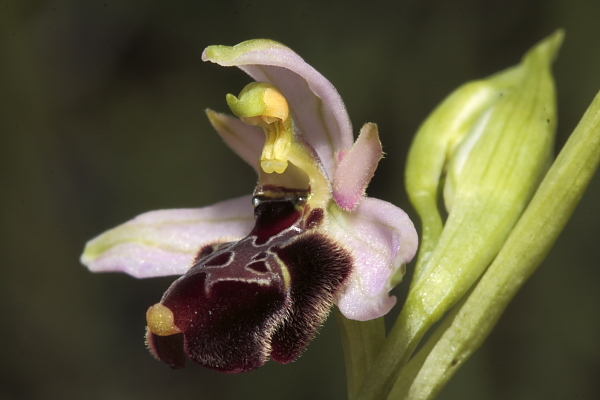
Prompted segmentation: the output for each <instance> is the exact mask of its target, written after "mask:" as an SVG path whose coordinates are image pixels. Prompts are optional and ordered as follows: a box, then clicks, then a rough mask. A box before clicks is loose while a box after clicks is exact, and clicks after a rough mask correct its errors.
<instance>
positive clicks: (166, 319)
mask: <svg viewBox="0 0 600 400" xmlns="http://www.w3.org/2000/svg"><path fill="white" fill-rule="evenodd" d="M146 323H147V324H148V329H150V331H151V332H152V333H154V334H155V335H158V336H169V335H174V334H176V333H180V332H181V330H179V328H177V327H176V326H175V323H174V317H173V312H172V311H171V310H170V309H169V308H167V307H165V306H163V305H162V304H160V303H157V304H155V305H153V306H152V307H150V308H149V309H148V311H147V312H146Z"/></svg>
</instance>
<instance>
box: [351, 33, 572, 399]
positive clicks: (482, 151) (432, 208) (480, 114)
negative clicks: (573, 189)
mask: <svg viewBox="0 0 600 400" xmlns="http://www.w3.org/2000/svg"><path fill="white" fill-rule="evenodd" d="M563 36H564V34H563V32H562V31H557V32H556V33H555V34H553V35H551V36H550V37H548V38H546V39H545V40H543V41H542V42H540V43H539V44H538V45H536V46H534V47H533V49H531V50H530V51H529V52H528V53H527V54H525V56H524V57H523V59H522V61H521V63H520V64H518V65H517V66H515V67H512V68H509V69H507V70H505V71H503V72H500V73H498V74H495V75H492V76H491V77H489V78H487V79H484V80H481V81H475V82H470V83H467V84H465V85H463V86H461V87H460V88H458V89H457V90H456V91H455V92H454V93H452V94H451V95H450V96H448V98H446V99H445V100H444V101H443V102H442V103H441V104H440V105H439V106H438V107H437V108H436V109H435V110H434V111H433V113H432V114H431V115H430V116H429V117H428V118H427V120H426V121H425V122H424V123H423V125H422V126H421V128H420V129H419V131H418V132H417V135H416V137H415V139H414V142H413V144H412V146H411V149H410V151H409V155H408V160H407V167H406V187H407V192H408V195H409V198H410V200H411V202H412V204H413V205H414V207H415V209H416V210H417V212H418V214H419V216H420V218H421V221H422V239H421V245H420V250H419V257H418V261H417V265H416V267H415V273H414V275H413V279H412V283H411V287H410V290H409V293H408V296H407V299H406V302H405V303H404V306H403V308H402V311H401V312H400V315H399V316H398V319H397V320H396V323H395V324H394V326H393V328H392V330H391V331H390V334H389V336H388V338H387V340H386V342H385V344H384V346H383V348H382V349H381V350H380V353H379V354H380V356H379V357H378V358H377V360H376V361H375V363H374V365H373V367H372V368H371V370H370V371H369V374H368V376H367V378H365V381H364V383H363V386H362V388H361V391H360V393H359V395H358V398H359V399H361V400H364V399H375V398H378V397H382V398H383V397H386V396H387V395H388V394H389V392H390V390H391V389H392V386H393V385H394V383H395V382H396V379H397V378H398V375H399V374H400V371H401V369H402V367H403V366H404V365H405V364H406V362H407V361H408V359H409V358H410V356H411V355H412V353H413V351H414V350H415V348H416V347H417V345H418V343H419V341H420V340H421V338H422V337H423V335H424V334H425V332H426V331H427V330H428V329H429V328H430V327H431V326H432V325H433V324H434V323H435V322H436V321H438V320H439V319H440V317H441V316H442V315H443V314H444V313H445V312H447V311H448V310H449V309H450V308H451V307H452V306H453V305H455V304H456V302H457V301H458V300H460V299H461V298H463V296H464V295H465V294H466V293H467V291H469V289H470V288H471V287H472V286H473V284H474V283H475V282H476V281H477V280H478V279H479V278H480V276H481V275H482V273H483V272H484V271H485V270H486V268H487V267H488V266H489V265H490V264H491V262H492V261H493V259H494V257H496V255H497V254H498V252H499V250H500V248H501V247H502V245H503V244H504V243H505V241H506V239H507V237H508V236H509V234H510V233H511V230H512V229H513V228H514V226H515V224H516V222H517V221H518V220H519V218H520V216H521V215H522V213H523V211H524V209H525V208H526V206H527V204H528V203H529V201H530V200H531V198H532V196H533V194H534V192H535V190H536V188H537V187H538V186H539V183H540V181H541V179H542V178H543V176H544V174H545V172H546V171H547V168H548V167H549V162H550V161H551V152H552V148H553V144H554V131H555V126H556V104H555V103H556V100H555V90H554V82H553V79H552V75H551V71H550V67H551V63H552V61H553V60H554V57H555V55H556V53H557V51H558V49H559V47H560V45H561V43H562V40H563ZM442 192H443V196H442ZM442 197H443V202H444V203H445V206H446V211H447V218H446V219H445V221H444V215H443V214H442V213H441V212H440V210H439V208H438V206H439V203H440V200H441V199H442ZM461 328H465V327H464V326H458V327H457V329H459V330H460V329H461ZM437 337H439V336H435V338H437ZM417 368H418V366H417ZM407 371H408V373H406V374H404V378H408V379H409V378H410V376H412V375H411V374H412V373H413V372H415V371H413V370H411V369H410V368H409V369H408V370H407ZM405 384H406V379H403V380H402V382H401V383H400V386H399V389H398V390H396V392H397V393H400V392H401V391H402V390H403V388H406V385H405Z"/></svg>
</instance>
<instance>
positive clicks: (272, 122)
mask: <svg viewBox="0 0 600 400" xmlns="http://www.w3.org/2000/svg"><path fill="white" fill-rule="evenodd" d="M227 105H229V108H230V109H231V111H232V112H233V113H234V114H235V115H236V116H238V117H239V118H240V119H241V120H242V121H244V122H245V123H247V124H249V125H254V126H259V127H261V128H262V129H263V131H264V132H265V135H266V140H265V145H264V147H263V151H262V154H261V156H260V167H261V168H262V170H263V171H264V172H266V173H268V174H271V173H273V172H276V173H278V174H282V173H283V172H285V170H286V169H287V166H288V159H289V153H290V150H291V145H292V123H291V119H290V109H289V106H288V103H287V100H286V99H285V97H284V96H283V95H282V94H281V92H280V91H279V90H277V89H276V88H275V87H274V86H273V85H271V84H268V83H264V82H253V83H250V84H248V85H246V87H245V88H244V89H242V91H241V92H240V94H239V96H238V97H235V96H234V95H232V94H228V95H227Z"/></svg>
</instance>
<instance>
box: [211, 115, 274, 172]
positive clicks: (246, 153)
mask: <svg viewBox="0 0 600 400" xmlns="http://www.w3.org/2000/svg"><path fill="white" fill-rule="evenodd" d="M206 115H207V116H208V120H209V121H210V123H211V125H212V126H213V128H215V130H216V131H217V132H218V133H219V135H220V136H221V138H222V139H223V141H224V142H225V143H227V145H228V146H229V147H231V149H232V150H233V151H235V152H236V153H237V154H238V155H239V156H240V157H241V158H242V159H243V160H244V161H246V162H247V163H248V164H250V166H251V167H252V168H254V170H255V171H256V173H257V174H258V173H259V169H258V160H259V159H260V155H261V153H262V148H263V146H264V144H265V134H264V132H263V131H262V130H261V129H260V128H258V127H256V126H252V125H248V124H246V123H245V122H242V121H241V120H240V119H239V118H237V117H231V116H229V115H226V114H221V113H218V112H215V111H212V110H206Z"/></svg>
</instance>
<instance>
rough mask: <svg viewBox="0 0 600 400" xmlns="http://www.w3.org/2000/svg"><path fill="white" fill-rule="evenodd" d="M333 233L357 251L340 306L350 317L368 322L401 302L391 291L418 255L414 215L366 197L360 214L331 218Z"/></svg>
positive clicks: (343, 214)
mask: <svg viewBox="0 0 600 400" xmlns="http://www.w3.org/2000/svg"><path fill="white" fill-rule="evenodd" d="M329 225H330V226H329V229H330V231H331V234H333V236H334V237H336V238H337V239H338V240H339V241H340V242H342V243H344V244H345V245H346V246H347V248H348V249H349V250H351V251H352V253H353V255H354V258H355V264H354V270H353V271H352V274H351V275H350V279H349V283H348V286H347V287H346V289H345V291H344V293H343V294H342V296H341V297H340V298H339V300H338V302H337V305H338V307H339V309H340V311H341V312H342V314H344V315H345V316H346V317H347V318H350V319H355V320H359V321H366V320H369V319H373V318H377V317H380V316H382V315H385V314H386V313H387V312H388V311H389V310H390V309H391V308H392V307H393V306H394V304H395V303H396V298H395V297H393V296H392V297H390V296H389V294H388V292H389V291H390V290H391V289H392V283H391V278H392V276H394V278H395V280H398V278H399V275H400V276H401V274H402V273H403V272H402V268H403V265H404V264H405V263H407V262H409V261H410V260H411V259H412V258H413V256H414V255H415V253H416V251H417V242H418V237H417V232H416V231H415V227H414V225H413V223H412V222H411V220H410V218H408V215H406V213H405V212H404V211H402V210H401V209H399V208H398V207H396V206H394V205H392V204H390V203H388V202H385V201H383V200H378V199H372V198H368V197H367V198H364V199H363V200H362V201H361V202H360V203H359V204H358V207H357V208H356V210H354V211H353V212H347V211H342V210H339V211H338V212H332V213H330V224H329Z"/></svg>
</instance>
